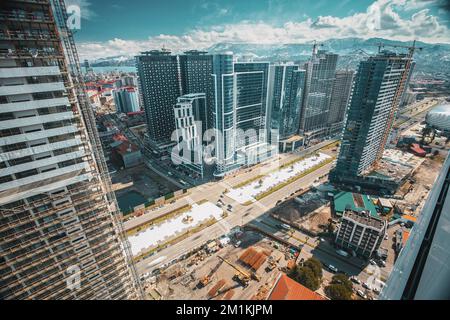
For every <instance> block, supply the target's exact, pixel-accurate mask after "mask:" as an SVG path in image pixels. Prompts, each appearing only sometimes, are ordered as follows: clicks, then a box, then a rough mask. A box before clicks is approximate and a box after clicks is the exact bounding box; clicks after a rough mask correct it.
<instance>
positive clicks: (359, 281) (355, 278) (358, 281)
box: [350, 276, 361, 284]
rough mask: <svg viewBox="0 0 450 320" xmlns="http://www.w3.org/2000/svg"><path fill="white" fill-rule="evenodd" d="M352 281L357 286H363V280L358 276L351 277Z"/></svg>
mask: <svg viewBox="0 0 450 320" xmlns="http://www.w3.org/2000/svg"><path fill="white" fill-rule="evenodd" d="M350 280H351V281H352V282H354V283H356V284H361V280H359V279H358V278H357V277H356V276H352V277H350Z"/></svg>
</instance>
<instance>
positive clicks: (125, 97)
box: [112, 88, 140, 113]
mask: <svg viewBox="0 0 450 320" xmlns="http://www.w3.org/2000/svg"><path fill="white" fill-rule="evenodd" d="M112 93H113V97H114V104H115V105H116V111H117V112H119V113H128V112H136V111H139V110H140V108H139V102H138V101H139V100H138V94H137V92H136V90H135V89H134V88H120V89H115V90H113V91H112Z"/></svg>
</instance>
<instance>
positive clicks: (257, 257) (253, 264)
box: [239, 247, 270, 271]
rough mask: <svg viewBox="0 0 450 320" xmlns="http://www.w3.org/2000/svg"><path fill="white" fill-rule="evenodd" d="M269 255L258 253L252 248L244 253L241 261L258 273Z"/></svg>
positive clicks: (262, 252) (263, 252)
mask: <svg viewBox="0 0 450 320" xmlns="http://www.w3.org/2000/svg"><path fill="white" fill-rule="evenodd" d="M269 254H270V253H267V252H265V251H258V250H256V249H255V248H254V247H250V248H248V249H247V250H245V251H244V253H243V254H242V255H241V256H240V258H239V260H240V261H241V262H242V263H243V264H245V265H247V266H248V267H250V268H252V269H253V270H254V271H257V270H258V269H259V268H260V267H261V266H262V265H263V264H264V262H265V261H266V259H267V257H268V256H269Z"/></svg>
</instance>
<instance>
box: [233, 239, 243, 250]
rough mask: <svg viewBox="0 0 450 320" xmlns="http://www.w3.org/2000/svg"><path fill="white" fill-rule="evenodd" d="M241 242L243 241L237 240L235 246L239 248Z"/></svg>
mask: <svg viewBox="0 0 450 320" xmlns="http://www.w3.org/2000/svg"><path fill="white" fill-rule="evenodd" d="M241 243H242V241H241V240H238V241H236V243H235V244H234V247H235V248H239V246H240V245H241Z"/></svg>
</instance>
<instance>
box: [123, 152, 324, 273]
mask: <svg viewBox="0 0 450 320" xmlns="http://www.w3.org/2000/svg"><path fill="white" fill-rule="evenodd" d="M315 150H317V148H314V149H312V150H309V152H314V151H315ZM294 157H298V155H296V156H294ZM290 158H292V157H286V159H283V161H282V162H287V161H289V159H290ZM331 168H332V164H327V165H325V166H323V167H321V168H319V169H318V170H316V171H315V172H312V173H310V174H308V175H306V176H304V177H302V178H301V179H299V180H297V181H295V182H293V183H291V184H289V185H287V186H285V187H283V188H281V189H279V190H277V191H276V192H274V193H272V194H270V195H268V196H267V197H265V198H263V199H261V200H259V201H256V202H254V203H252V204H250V205H248V206H244V205H241V204H239V203H237V202H235V201H234V200H232V199H230V198H228V197H226V196H224V197H223V198H222V200H223V202H224V203H225V205H228V204H231V205H232V206H233V212H232V213H230V214H229V215H228V217H226V218H225V219H222V220H220V221H218V222H217V223H215V224H213V225H212V226H210V227H208V228H206V229H203V230H202V231H201V232H199V233H197V234H193V235H191V236H190V237H189V238H186V239H184V240H182V241H180V242H178V243H176V244H174V245H172V246H170V247H168V248H166V249H163V250H161V251H159V252H158V253H156V254H154V255H152V256H151V257H148V258H146V259H144V260H141V261H140V262H138V263H137V264H136V267H137V270H138V273H140V274H142V273H145V272H150V271H152V270H154V269H155V268H158V267H161V266H162V265H164V264H167V263H168V262H170V261H172V260H174V259H177V258H178V257H180V256H182V255H184V254H185V253H187V252H189V251H190V250H192V249H194V248H197V247H199V246H201V245H203V244H204V243H205V242H207V241H208V240H210V239H215V238H218V237H220V236H221V235H223V234H226V233H228V232H229V231H230V230H231V229H232V228H233V227H235V226H238V225H244V224H247V223H248V222H250V221H252V220H255V219H257V218H258V217H259V216H261V215H262V214H264V213H265V212H267V211H268V210H270V209H271V208H273V207H275V204H276V203H277V201H278V200H282V199H284V198H285V197H286V196H288V195H290V194H291V193H293V192H295V191H296V190H298V189H299V188H307V187H309V186H311V185H312V184H313V183H314V181H315V180H316V178H317V177H319V176H321V175H325V174H328V172H329V171H330V169H331ZM257 173H258V170H255V169H253V170H252V171H251V172H250V171H247V172H243V173H242V174H237V175H236V176H235V177H229V178H227V179H224V180H223V181H220V182H214V183H208V184H205V185H202V186H199V187H196V188H193V189H191V190H190V194H189V195H188V196H187V197H184V198H182V199H180V200H178V201H177V202H176V203H175V204H172V205H168V206H166V207H164V208H161V209H160V210H164V212H168V211H171V210H174V209H175V208H176V207H180V206H182V205H184V204H186V203H191V204H192V203H195V202H198V201H200V200H203V199H206V200H209V201H211V202H212V203H216V202H217V200H218V199H219V197H220V195H221V194H222V193H223V192H224V191H225V189H230V188H231V187H232V186H233V185H236V184H237V183H239V182H243V181H246V180H247V179H249V177H251V176H252V175H254V174H257ZM159 212H161V211H159ZM159 212H158V214H159ZM152 216H153V214H152ZM141 217H143V216H141ZM141 217H139V218H141ZM139 218H138V219H139ZM135 220H137V219H135ZM135 223H137V222H134V220H131V221H128V222H126V223H125V226H126V229H129V228H130V227H131V226H132V225H133V224H135ZM140 223H142V221H141V222H140Z"/></svg>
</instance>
